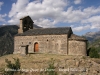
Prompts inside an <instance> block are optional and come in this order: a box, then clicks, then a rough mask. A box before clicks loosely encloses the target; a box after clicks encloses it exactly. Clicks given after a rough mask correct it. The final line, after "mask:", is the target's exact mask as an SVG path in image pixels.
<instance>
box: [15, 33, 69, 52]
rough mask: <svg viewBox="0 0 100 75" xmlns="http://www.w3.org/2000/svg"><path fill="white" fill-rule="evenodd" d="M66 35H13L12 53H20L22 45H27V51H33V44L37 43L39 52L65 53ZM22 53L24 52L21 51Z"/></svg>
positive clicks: (66, 46)
mask: <svg viewBox="0 0 100 75" xmlns="http://www.w3.org/2000/svg"><path fill="white" fill-rule="evenodd" d="M67 37H68V36H67V35H37V36H15V38H14V53H15V54H16V53H21V52H25V51H21V49H25V48H22V47H23V46H24V47H25V46H28V53H34V44H35V43H38V46H39V52H40V53H52V54H67V52H68V42H67V41H68V39H67ZM21 54H24V53H21Z"/></svg>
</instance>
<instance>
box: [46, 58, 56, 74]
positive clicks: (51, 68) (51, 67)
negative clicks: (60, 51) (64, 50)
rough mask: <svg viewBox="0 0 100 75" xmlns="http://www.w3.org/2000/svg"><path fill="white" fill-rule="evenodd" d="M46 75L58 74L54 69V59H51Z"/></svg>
mask: <svg viewBox="0 0 100 75" xmlns="http://www.w3.org/2000/svg"><path fill="white" fill-rule="evenodd" d="M46 75H57V72H56V71H55V67H54V59H53V58H51V60H50V62H49V65H48V68H47V69H46Z"/></svg>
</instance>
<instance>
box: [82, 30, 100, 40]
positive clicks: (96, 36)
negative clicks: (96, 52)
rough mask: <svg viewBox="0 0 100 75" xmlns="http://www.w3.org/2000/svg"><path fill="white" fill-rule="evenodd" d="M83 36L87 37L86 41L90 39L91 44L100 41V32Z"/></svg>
mask: <svg viewBox="0 0 100 75" xmlns="http://www.w3.org/2000/svg"><path fill="white" fill-rule="evenodd" d="M83 36H84V37H86V39H88V41H89V42H93V41H95V40H98V39H100V31H98V32H88V33H86V34H85V35H83Z"/></svg>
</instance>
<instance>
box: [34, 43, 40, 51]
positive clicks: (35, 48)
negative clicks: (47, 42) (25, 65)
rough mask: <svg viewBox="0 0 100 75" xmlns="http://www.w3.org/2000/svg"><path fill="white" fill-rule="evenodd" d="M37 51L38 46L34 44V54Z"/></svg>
mask: <svg viewBox="0 0 100 75" xmlns="http://www.w3.org/2000/svg"><path fill="white" fill-rule="evenodd" d="M38 51H39V45H38V43H37V42H36V43H34V52H38Z"/></svg>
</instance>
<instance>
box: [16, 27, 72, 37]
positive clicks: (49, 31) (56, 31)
mask: <svg viewBox="0 0 100 75" xmlns="http://www.w3.org/2000/svg"><path fill="white" fill-rule="evenodd" d="M70 33H73V32H72V30H71V27H62V28H61V27H59V28H36V29H31V30H28V31H26V32H24V33H20V34H17V35H16V36H33V35H61V34H70Z"/></svg>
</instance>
